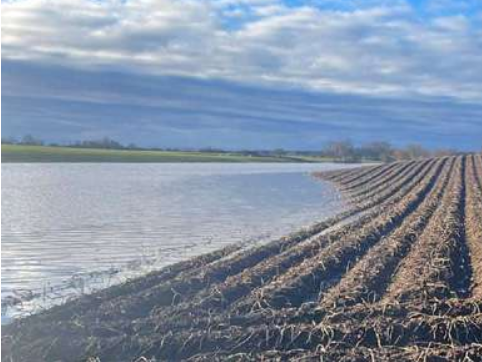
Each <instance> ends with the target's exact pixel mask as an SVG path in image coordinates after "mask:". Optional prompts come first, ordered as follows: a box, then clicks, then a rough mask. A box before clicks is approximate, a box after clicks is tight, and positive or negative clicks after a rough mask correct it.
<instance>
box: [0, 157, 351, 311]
mask: <svg viewBox="0 0 482 362" xmlns="http://www.w3.org/2000/svg"><path fill="white" fill-rule="evenodd" d="M336 167H342V166H340V165H332V164H226V163H223V164H201V163H195V164H105V163H103V164H3V165H2V300H3V301H7V300H8V301H9V303H10V301H12V300H14V301H18V300H23V301H24V302H23V303H22V305H18V304H17V305H16V306H15V308H13V307H11V306H10V307H8V308H3V309H2V313H3V314H4V316H6V315H7V316H8V315H10V314H15V313H17V312H18V311H19V310H22V311H25V310H27V311H31V310H34V309H36V308H43V307H44V306H45V305H46V304H49V303H50V302H49V301H50V300H51V299H53V298H56V297H58V298H65V297H66V295H71V293H78V292H86V291H89V290H91V289H95V286H97V287H104V286H106V284H107V285H110V284H111V283H116V282H120V281H122V278H126V277H131V276H133V275H139V274H142V273H145V272H147V271H149V270H152V269H155V268H159V267H162V266H164V265H167V264H169V263H173V262H176V261H180V260H183V259H186V258H188V257H190V256H193V255H198V254H200V253H203V252H207V251H211V250H214V249H218V248H220V247H222V246H225V245H228V244H232V243H237V242H248V241H252V240H270V239H273V238H275V237H279V236H281V235H284V234H287V233H289V232H292V231H295V230H297V229H299V228H300V227H302V226H307V225H310V224H312V223H314V222H316V221H320V220H321V219H324V218H326V217H328V216H330V215H333V214H334V213H336V212H338V211H339V210H340V208H341V207H343V205H342V202H341V200H340V198H339V195H338V193H337V192H336V191H335V190H334V189H333V187H332V186H331V185H329V184H328V183H325V182H322V181H318V180H315V179H313V178H312V177H311V176H310V175H309V173H310V172H311V171H315V170H323V169H329V168H336ZM86 280H87V282H85V281H86ZM89 288H90V289H89ZM32 296H37V297H38V296H41V297H42V298H41V299H42V301H39V300H38V299H39V298H30V297H32ZM5 298H8V299H5ZM46 298H47V299H48V300H49V301H47V302H48V303H47V302H46ZM30 299H34V300H35V302H34V303H32V302H31V301H29V300H30ZM26 301H28V302H26ZM7 309H8V310H7Z"/></svg>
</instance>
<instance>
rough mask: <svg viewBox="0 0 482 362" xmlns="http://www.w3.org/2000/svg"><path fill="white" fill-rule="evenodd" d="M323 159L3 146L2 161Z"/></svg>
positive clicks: (303, 160)
mask: <svg viewBox="0 0 482 362" xmlns="http://www.w3.org/2000/svg"><path fill="white" fill-rule="evenodd" d="M327 161H330V160H328V159H323V158H313V157H311V158H303V157H301V156H300V157H287V156H282V157H268V156H266V157H264V156H248V155H242V154H239V153H215V152H187V151H185V152H184V151H183V152H171V151H150V150H108V149H94V148H74V147H50V146H27V145H2V162H327Z"/></svg>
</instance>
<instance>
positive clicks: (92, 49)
mask: <svg viewBox="0 0 482 362" xmlns="http://www.w3.org/2000/svg"><path fill="white" fill-rule="evenodd" d="M2 58H3V59H4V60H7V61H8V64H7V66H6V67H4V70H3V74H2V75H3V76H4V79H6V82H5V80H4V84H3V86H2V88H3V89H2V91H3V92H4V94H5V97H4V99H3V105H4V107H6V111H5V112H4V114H3V116H4V117H3V121H4V125H3V127H4V129H3V131H4V133H12V134H13V133H17V132H20V130H21V131H22V132H24V131H26V130H28V128H29V127H31V126H32V124H37V125H38V124H40V123H41V124H42V125H43V126H42V127H47V126H45V124H50V125H53V123H54V118H52V119H51V122H52V123H49V119H48V117H45V116H44V118H42V121H39V122H38V123H35V122H36V121H35V119H37V118H38V119H40V118H39V117H37V116H36V115H35V114H36V112H32V110H31V109H30V110H29V109H25V106H26V105H30V103H28V102H26V101H25V99H26V97H27V98H28V99H31V100H32V99H34V98H35V102H36V103H35V107H36V108H35V109H42V110H43V112H41V113H42V114H44V115H45V114H48V112H49V111H50V112H54V113H55V112H57V111H58V112H61V113H62V119H63V122H64V123H72V122H74V123H75V124H78V126H79V127H80V128H81V129H82V130H83V131H84V132H86V129H89V130H90V132H93V133H95V134H99V133H102V132H104V131H107V130H106V129H105V128H106V127H105V122H107V123H108V122H109V121H108V120H109V117H108V116H106V115H105V114H97V113H96V112H95V109H96V108H95V107H93V104H97V105H98V104H103V105H104V106H105V105H106V104H109V103H110V102H111V98H110V97H117V98H118V100H119V102H118V103H119V104H121V105H122V106H123V107H124V108H125V107H127V106H128V105H131V106H132V107H134V106H135V107H137V108H135V109H136V112H137V114H138V115H139V117H137V118H138V119H144V121H143V122H144V123H142V122H141V121H138V122H140V123H139V124H137V126H138V127H139V129H140V130H141V131H142V132H146V130H147V129H148V128H145V127H147V126H146V125H147V124H149V125H150V126H149V127H155V128H156V127H157V128H161V129H164V128H166V127H167V128H169V129H171V132H172V134H173V137H174V138H173V139H170V140H164V143H166V142H167V143H170V144H171V143H176V144H177V145H178V146H182V144H181V143H183V142H184V143H189V144H190V146H193V145H195V144H196V143H197V140H198V141H199V143H205V140H204V139H202V138H197V136H196V135H195V134H190V135H189V136H188V135H187V133H186V131H185V130H184V131H183V128H186V127H185V124H186V123H188V124H189V125H190V126H189V127H187V129H189V128H190V127H191V128H192V127H194V129H202V130H203V132H209V131H210V130H211V131H215V132H219V137H220V138H219V139H218V140H217V141H216V142H215V143H218V146H220V143H224V144H231V145H233V144H234V145H235V146H238V147H244V146H250V147H254V146H258V147H260V148H262V147H261V146H262V144H258V142H267V140H270V142H269V144H272V145H273V146H283V145H289V146H290V147H298V148H305V147H306V145H305V144H303V142H302V140H300V141H298V142H293V141H287V139H288V138H289V135H290V134H292V132H293V131H296V130H297V129H298V128H297V127H300V128H299V132H298V133H300V134H303V132H304V131H303V129H304V130H305V131H306V129H305V128H303V127H307V126H308V125H309V126H311V127H315V128H316V131H317V132H318V131H320V130H325V131H326V132H325V133H324V135H323V136H318V137H316V138H317V139H316V140H313V142H315V141H316V142H318V141H319V140H321V139H323V138H330V137H338V136H340V135H341V134H343V135H344V136H351V137H352V138H354V139H355V140H362V139H365V138H367V133H369V134H370V136H371V137H376V136H377V135H379V136H380V138H381V137H384V138H390V139H392V140H393V139H395V138H396V137H401V138H402V139H401V140H399V142H409V141H411V140H414V139H416V138H420V136H421V134H420V133H417V132H421V131H422V132H428V133H425V134H423V136H424V137H431V136H433V139H434V140H436V141H433V142H432V143H435V142H436V143H437V144H444V143H447V140H448V135H449V134H452V135H453V137H459V139H460V140H461V141H462V140H465V141H466V142H465V143H464V144H463V145H461V148H464V147H477V146H480V143H477V141H476V140H475V138H474V136H473V133H474V131H475V132H478V134H480V135H481V137H480V138H482V129H481V128H482V126H481V122H482V118H481V113H482V111H481V108H482V5H481V3H480V2H479V0H458V1H455V0H454V1H452V0H432V1H415V0H414V1H397V0H394V1H383V0H364V1H362V0H351V1H350V0H346V1H341V0H331V1H329V0H327V1H323V0H319V1H315V0H314V1H281V0H193V1H190V0H128V1H120V0H107V1H88V0H63V1H59V0H57V1H56V0H19V1H11V2H2ZM22 67H24V68H25V69H30V71H31V72H32V74H35V77H30V78H29V77H25V76H23V75H22V73H21V72H18V71H16V70H18V69H21V68H22ZM73 73H77V74H79V75H81V76H80V77H83V76H90V77H92V80H91V82H90V83H89V85H88V87H87V88H82V87H80V88H81V89H82V91H80V90H79V91H76V88H77V87H76V86H75V82H76V81H77V82H78V81H79V79H80V78H77V80H75V79H72V78H71V77H69V74H70V75H72V74H73ZM113 74H116V75H115V76H114V75H113ZM119 75H125V77H126V79H128V82H127V83H126V84H123V86H122V87H121V86H119V87H118V86H117V85H116V86H115V87H117V88H115V90H113V86H112V84H109V82H110V80H109V77H119ZM49 77H53V78H54V79H57V80H58V82H59V84H63V87H65V88H66V89H68V91H67V92H65V93H66V94H68V99H66V97H67V96H63V98H62V99H61V100H59V98H58V97H57V96H56V95H55V93H56V92H57V93H60V94H62V93H64V92H63V90H62V89H55V87H53V85H52V81H51V80H49ZM74 78H75V77H74ZM34 79H35V81H34ZM39 79H43V81H40V82H39ZM96 79H98V80H102V81H103V83H102V84H99V83H98V82H97V83H96V81H95V80H96ZM186 79H188V80H189V79H191V81H186ZM196 79H197V80H196ZM181 80H183V81H181ZM72 82H74V83H72ZM54 83H55V82H54ZM114 83H115V82H114ZM141 83H142V87H150V89H154V90H155V89H156V87H162V88H163V89H164V91H163V92H160V93H156V91H151V92H150V93H149V94H147V93H146V92H144V93H142V92H140V93H136V91H135V90H136V89H138V88H136V87H138V86H140V85H139V84H141ZM89 87H90V88H89ZM190 87H192V88H190ZM22 89H29V90H30V93H32V94H34V95H35V94H37V95H36V96H35V97H33V96H32V94H31V95H26V94H25V93H23V92H22ZM228 89H229V92H228V95H229V97H231V99H232V100H233V101H232V102H231V103H229V107H230V110H229V112H225V111H218V109H219V108H222V107H224V102H226V98H225V97H226V93H225V92H226V91H227V90H228ZM94 90H95V91H94ZM186 90H189V91H186ZM196 90H201V91H202V92H203V93H202V94H201V93H199V92H198V93H196ZM271 91H272V92H271ZM210 92H211V96H210V97H208V98H209V99H208V100H207V99H206V94H208V93H210ZM253 92H258V93H257V97H250V98H249V99H248V98H246V97H247V94H248V93H253ZM39 94H41V95H42V96H41V97H40V96H38V95H39ZM87 94H88V96H87ZM186 94H188V95H186ZM86 97H87V98H86ZM166 98H172V99H175V100H176V101H175V102H177V103H176V112H175V113H176V116H175V117H174V116H172V113H169V112H171V111H172V109H171V108H172V104H171V103H169V102H167V101H166ZM129 99H130V101H128V100H129ZM132 99H134V100H135V102H134V103H135V105H134V104H133V101H132ZM334 100H336V102H335V101H334ZM344 100H346V102H344ZM22 102H26V103H22ZM32 102H33V101H32ZM56 102H57V103H56ZM59 102H61V104H62V106H60V103H59ZM75 102H77V103H75ZM78 102H81V103H82V107H80V106H79V107H80V108H75V109H76V113H75V114H69V112H68V107H67V109H66V108H65V107H66V105H67V104H74V103H75V104H79V103H78ZM173 102H174V101H173ZM246 102H247V103H246ZM333 102H335V103H336V106H334V105H333ZM272 103H276V106H273V105H272ZM351 104H356V107H354V108H350V107H351ZM408 105H411V106H413V107H412V108H411V109H410V108H408ZM422 105H423V106H422ZM32 107H33V105H32ZM153 107H155V110H154V109H153ZM170 107H171V108H170ZM305 107H308V109H306V108H305ZM333 107H335V108H336V111H333ZM274 108H275V109H274ZM54 109H55V110H57V111H55V110H54ZM131 109H134V108H131ZM99 112H100V111H99ZM183 112H184V113H186V114H187V113H189V115H190V117H189V118H188V117H187V116H186V114H183ZM25 113H31V115H30V117H31V118H27V117H25ZM104 113H105V112H104ZM167 114H171V116H166V115H167ZM206 114H209V117H208V118H209V119H210V121H209V122H207V116H206ZM7 115H8V117H6V116H7ZM118 117H120V120H119V122H122V114H121V115H118ZM80 118H82V120H80ZM288 120H289V121H290V122H292V124H293V126H292V127H293V129H287V128H286V127H287V124H288V123H287V122H288ZM32 122H33V123H32ZM103 122H104V123H103ZM129 122H137V121H136V120H135V117H132V119H131V118H129ZM260 122H261V123H263V127H261V128H259V127H260V126H259V125H260V124H261V123H260ZM384 122H385V123H384ZM95 124H97V128H96V126H95ZM389 124H391V125H392V126H393V125H395V126H394V128H395V129H397V130H399V132H398V134H397V135H395V134H390V132H389V130H390V128H393V127H392V126H389ZM87 125H88V126H87ZM143 125H144V126H143ZM57 126H58V127H59V128H56V132H55V134H57V136H56V138H57V139H65V138H73V137H75V135H73V134H72V133H71V132H74V131H73V130H72V129H69V128H68V127H67V128H65V127H62V126H61V125H57ZM64 126H65V124H64ZM82 127H83V128H82ZM112 127H113V128H112ZM112 127H111V128H110V132H111V134H114V133H115V134H117V133H119V131H120V130H121V129H122V127H120V128H118V129H117V128H116V127H115V126H112ZM143 127H144V128H143ZM47 128H48V129H52V128H53V127H47ZM80 128H79V130H80ZM288 128H289V127H288ZM35 129H36V130H37V131H39V132H41V131H42V130H41V129H39V127H35ZM101 130H102V131H101ZM228 130H234V131H235V132H237V136H235V135H232V134H229V132H228ZM341 130H343V132H342V131H341ZM5 131H6V132H5ZM69 132H70V133H69ZM142 132H140V133H142ZM203 132H200V133H199V135H198V136H199V137H202V135H203ZM283 132H284V133H283ZM377 132H378V133H377ZM41 133H46V132H45V131H44V132H41ZM87 133H88V132H87ZM140 133H139V134H140ZM469 133H472V136H470V137H469ZM84 134H85V133H84ZM223 135H224V136H223ZM444 135H445V136H444ZM119 136H120V137H121V138H126V134H120V135H119ZM253 136H257V138H256V137H255V138H256V139H258V141H256V142H253V138H252V137H253ZM444 137H445V138H444ZM464 137H465V138H464ZM467 137H468V138H467ZM164 138H165V137H164V136H162V137H160V139H164ZM233 138H235V140H233ZM469 138H470V141H469ZM228 139H229V141H228ZM201 140H202V141H203V142H201ZM263 140H264V141H263ZM233 142H234V143H233ZM467 142H469V143H467ZM159 145H160V146H162V144H159ZM171 146H172V145H171Z"/></svg>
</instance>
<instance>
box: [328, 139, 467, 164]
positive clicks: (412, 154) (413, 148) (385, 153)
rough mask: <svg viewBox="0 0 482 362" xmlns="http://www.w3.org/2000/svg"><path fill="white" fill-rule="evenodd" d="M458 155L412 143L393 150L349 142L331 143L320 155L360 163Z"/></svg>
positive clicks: (386, 145) (379, 144)
mask: <svg viewBox="0 0 482 362" xmlns="http://www.w3.org/2000/svg"><path fill="white" fill-rule="evenodd" d="M458 153H460V152H459V151H457V150H454V149H437V150H428V149H426V148H424V147H423V146H422V145H420V144H417V143H413V144H409V145H407V146H405V147H399V148H395V147H393V146H392V145H391V144H390V143H388V142H379V141H375V142H369V143H365V144H362V145H361V146H355V145H354V144H353V143H352V142H351V141H349V140H342V141H333V142H329V143H328V144H326V145H325V147H323V149H322V151H321V154H322V155H323V156H325V157H331V158H333V159H335V160H337V161H340V162H360V161H382V162H390V161H401V160H412V159H419V158H426V157H433V156H448V155H455V154H458Z"/></svg>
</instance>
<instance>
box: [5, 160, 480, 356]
mask: <svg viewBox="0 0 482 362" xmlns="http://www.w3.org/2000/svg"><path fill="white" fill-rule="evenodd" d="M317 177H319V178H322V179H325V180H329V181H331V182H333V183H335V184H336V185H337V187H338V188H339V189H340V191H341V192H342V193H343V195H344V196H345V197H346V199H347V200H348V201H349V204H350V207H349V208H348V209H347V211H345V212H343V213H342V214H340V215H337V216H336V217H334V218H332V219H329V220H326V221H324V222H321V223H319V224H317V225H314V226H313V227H312V228H310V229H308V230H303V231H300V232H299V233H296V234H293V235H290V236H288V237H285V238H283V239H281V240H276V241H273V242H270V243H269V244H265V245H263V246H259V247H256V248H251V249H240V248H239V247H237V246H233V247H230V248H226V249H223V250H220V251H218V252H215V253H211V254H207V255H203V256H201V257H198V258H195V259H192V260H189V261H186V262H182V263H179V264H176V265H173V266H171V267H169V268H166V269H163V270H161V271H160V272H156V273H153V274H150V275H148V276H146V277H144V278H142V279H137V280H134V281H132V282H129V283H127V284H124V285H120V286H116V287H112V288H109V289H106V290H104V291H102V292H99V293H96V294H94V295H91V296H85V297H82V298H80V299H78V300H75V301H72V302H69V303H67V304H65V305H63V306H59V307H54V308H52V309H50V310H48V311H46V312H44V313H41V314H38V315H35V316H32V317H28V318H25V319H22V320H19V321H17V322H14V323H13V324H11V325H8V326H6V327H4V328H3V336H2V351H3V358H2V360H4V361H10V360H12V361H57V360H61V361H86V360H89V358H90V360H91V361H102V362H103V361H135V360H139V361H150V360H153V361H154V360H155V361H159V360H168V361H179V360H189V361H218V360H219V361H225V360H229V361H258V360H262V361H268V360H269V361H271V360H280V361H286V360H290V361H296V360H299V361H312V360H313V361H320V360H321V361H480V360H482V157H481V156H480V155H469V156H458V157H445V158H436V159H428V160H420V161H410V162H397V163H392V164H385V165H379V166H370V167H362V168H357V169H351V170H346V171H332V172H326V173H322V174H318V175H317ZM141 357H143V359H141ZM9 358H10V359H9Z"/></svg>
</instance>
